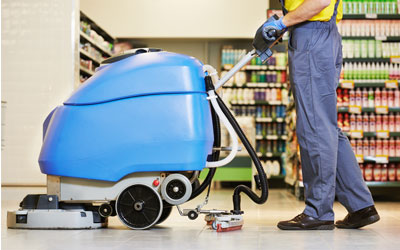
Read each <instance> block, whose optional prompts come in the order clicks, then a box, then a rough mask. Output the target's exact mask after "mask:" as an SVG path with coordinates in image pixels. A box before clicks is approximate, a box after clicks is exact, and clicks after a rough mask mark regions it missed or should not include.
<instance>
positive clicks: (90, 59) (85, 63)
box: [79, 12, 115, 83]
mask: <svg viewBox="0 0 400 250" xmlns="http://www.w3.org/2000/svg"><path fill="white" fill-rule="evenodd" d="M80 21H81V23H80V32H79V41H80V44H79V57H80V68H79V74H80V83H83V82H84V81H85V80H86V79H87V78H89V77H91V76H92V75H93V74H94V73H95V70H96V68H97V67H99V66H100V64H101V61H103V59H105V58H108V57H110V56H112V55H113V52H112V49H113V45H114V42H115V39H114V38H113V37H112V36H111V35H110V34H108V33H107V32H106V31H105V30H104V29H102V28H101V27H100V26H99V25H98V24H96V23H95V22H94V21H92V20H91V19H90V18H89V17H88V16H86V15H85V14H84V13H83V12H80Z"/></svg>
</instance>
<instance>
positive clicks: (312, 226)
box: [278, 213, 335, 230]
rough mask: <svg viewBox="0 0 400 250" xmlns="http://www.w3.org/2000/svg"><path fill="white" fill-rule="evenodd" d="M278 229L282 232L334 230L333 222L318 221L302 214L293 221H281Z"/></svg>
mask: <svg viewBox="0 0 400 250" xmlns="http://www.w3.org/2000/svg"><path fill="white" fill-rule="evenodd" d="M278 228H279V229H282V230H333V229H334V228H335V225H334V224H333V221H322V220H317V219H315V218H313V217H311V216H308V215H306V214H304V213H301V214H299V215H297V216H296V217H294V218H293V219H291V220H287V221H280V222H279V223H278Z"/></svg>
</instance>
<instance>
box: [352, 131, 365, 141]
mask: <svg viewBox="0 0 400 250" xmlns="http://www.w3.org/2000/svg"><path fill="white" fill-rule="evenodd" d="M350 137H351V138H358V139H360V138H363V137H364V131H362V130H351V131H350Z"/></svg>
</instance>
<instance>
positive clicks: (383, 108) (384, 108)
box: [375, 106, 389, 114]
mask: <svg viewBox="0 0 400 250" xmlns="http://www.w3.org/2000/svg"><path fill="white" fill-rule="evenodd" d="M375 112H376V113H377V114H388V113H389V107H388V106H376V107H375Z"/></svg>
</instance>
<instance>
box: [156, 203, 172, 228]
mask: <svg viewBox="0 0 400 250" xmlns="http://www.w3.org/2000/svg"><path fill="white" fill-rule="evenodd" d="M172 208H173V207H172V206H169V207H164V208H163V211H162V213H161V216H160V219H158V221H157V223H156V224H161V223H163V222H164V221H165V220H166V219H167V218H168V217H169V215H170V214H171V212H172Z"/></svg>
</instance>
